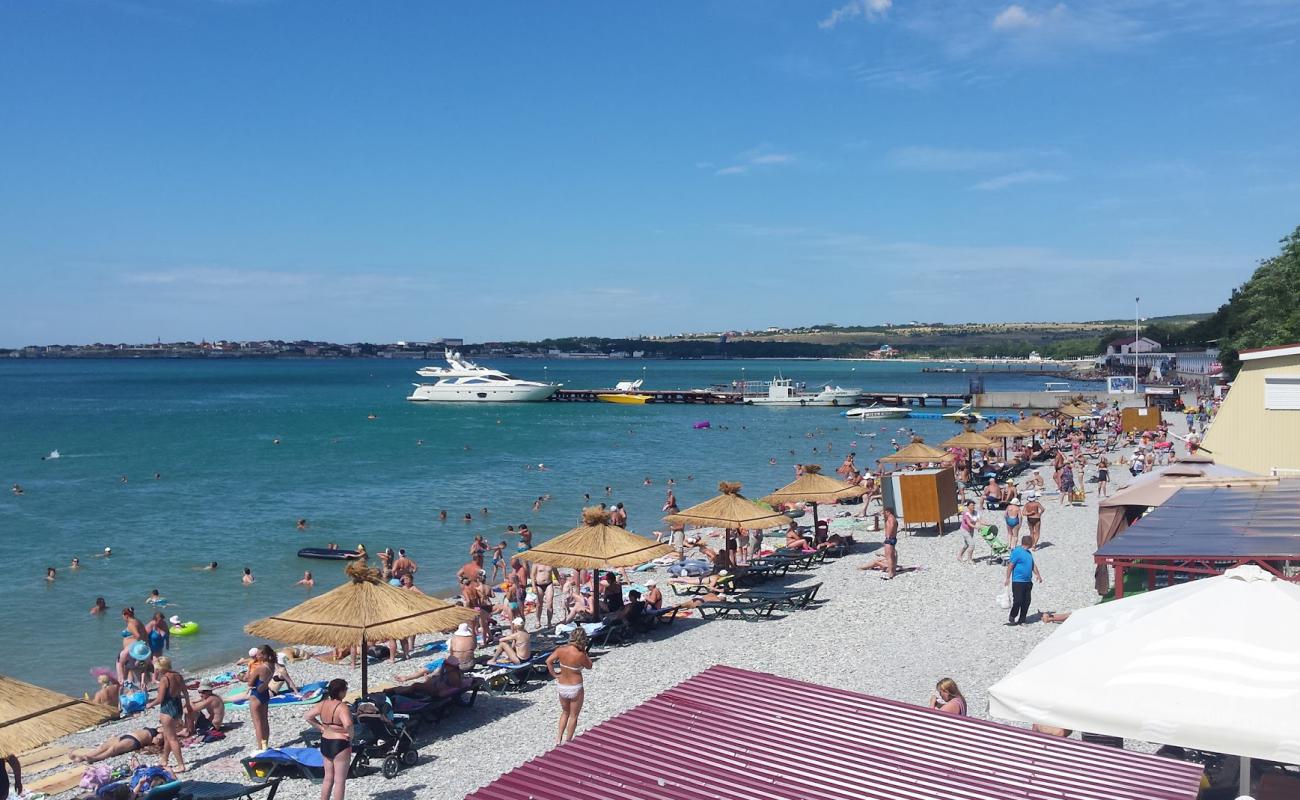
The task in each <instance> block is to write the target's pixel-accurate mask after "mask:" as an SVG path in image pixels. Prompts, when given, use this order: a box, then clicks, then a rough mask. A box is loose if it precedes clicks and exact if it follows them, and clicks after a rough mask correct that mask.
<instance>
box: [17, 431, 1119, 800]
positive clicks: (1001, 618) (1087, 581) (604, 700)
mask: <svg viewBox="0 0 1300 800" xmlns="http://www.w3.org/2000/svg"><path fill="white" fill-rule="evenodd" d="M1119 457H1120V453H1115V454H1112V456H1111V460H1112V462H1115V461H1117V460H1118V458H1119ZM1038 469H1039V471H1040V472H1042V473H1043V475H1044V478H1045V480H1046V483H1047V484H1048V486H1049V487H1050V486H1051V475H1050V472H1051V468H1050V465H1047V466H1042V467H1039V468H1038ZM1090 472H1091V470H1090ZM1112 476H1113V478H1119V480H1118V481H1117V482H1116V483H1117V484H1118V485H1112V487H1111V488H1112V491H1114V490H1115V489H1117V488H1119V487H1120V486H1122V485H1123V484H1124V483H1125V482H1126V480H1125V479H1127V477H1128V475H1127V472H1126V471H1125V470H1123V469H1119V468H1117V469H1113V470H1112ZM1023 477H1025V478H1027V477H1028V474H1026V475H1025V476H1023ZM1095 491H1096V488H1095V484H1092V483H1089V484H1088V495H1087V500H1086V502H1085V503H1084V504H1082V505H1078V506H1075V505H1069V504H1066V505H1060V504H1058V500H1059V498H1058V496H1057V495H1055V494H1054V493H1050V492H1049V493H1048V494H1047V495H1046V496H1045V497H1044V505H1045V507H1046V513H1045V514H1044V519H1043V537H1042V543H1041V547H1040V549H1039V552H1038V553H1037V554H1036V558H1037V560H1038V564H1039V568H1040V570H1041V572H1042V574H1043V582H1042V583H1041V584H1036V585H1035V586H1034V594H1033V604H1032V609H1031V615H1030V624H1026V625H1023V626H1019V627H1007V626H1006V625H1005V624H1004V623H1005V622H1006V611H1005V610H1003V609H1002V608H1000V607H999V606H998V604H997V598H998V595H999V594H1000V593H1001V591H1002V586H1003V578H1004V576H1005V567H1003V566H998V565H995V564H992V563H987V561H986V559H987V557H988V555H989V550H988V547H987V546H986V545H983V544H982V543H981V544H980V545H979V548H978V550H977V558H978V560H977V561H976V563H974V564H971V563H959V562H958V561H957V560H956V555H957V551H958V549H959V548H960V542H959V537H957V536H956V535H954V534H952V533H947V534H946V535H939V534H938V533H937V532H936V531H935V530H934V528H933V527H931V528H928V529H927V528H920V529H917V530H916V531H915V532H912V531H908V530H904V531H903V532H902V534H901V535H900V539H899V545H898V552H899V564H900V567H901V568H904V569H905V570H906V571H904V572H902V573H900V574H899V575H898V576H897V577H896V578H894V579H893V580H889V581H886V580H884V579H883V573H880V572H875V571H862V570H859V569H858V567H859V566H860V565H862V564H865V563H867V562H869V561H870V560H872V559H873V558H874V557H875V551H877V550H878V549H879V548H880V546H881V534H880V533H879V532H878V531H876V530H873V525H872V521H871V519H870V518H867V519H859V518H857V516H856V515H857V512H858V511H859V510H860V508H861V506H840V507H836V510H837V511H848V512H850V513H852V514H854V517H853V518H850V519H840V520H837V521H836V522H835V523H834V529H836V530H844V529H847V530H850V531H852V533H853V535H854V537H855V539H856V541H857V542H858V544H857V545H856V547H855V548H854V549H853V551H852V552H851V553H850V554H849V555H847V556H845V557H843V558H840V559H836V560H828V561H827V562H826V563H825V564H823V565H821V566H819V567H817V568H816V569H814V570H812V571H809V572H805V573H794V572H791V573H790V574H789V575H787V576H785V577H784V578H777V579H775V580H774V581H772V582H769V584H766V585H778V586H780V585H791V586H798V585H807V584H811V583H817V582H820V583H822V587H821V590H820V592H819V594H818V599H819V600H820V601H822V602H820V603H819V604H818V605H817V606H816V607H815V608H810V609H806V610H801V611H797V612H791V613H787V614H784V615H776V616H774V617H773V618H771V619H767V620H762V621H756V622H749V621H742V620H738V619H734V620H733V619H720V620H707V621H705V620H701V619H700V618H699V617H698V616H693V617H690V618H685V619H679V620H678V621H676V622H675V623H673V624H672V625H668V626H661V627H660V628H659V629H658V630H657V631H656V632H654V633H653V634H651V635H650V636H648V637H642V638H640V639H639V640H637V641H636V642H634V643H633V644H630V645H628V646H624V647H613V648H610V649H608V650H607V651H597V652H596V653H595V654H594V655H596V656H597V657H596V665H595V668H594V669H593V670H592V671H591V672H590V673H589V674H588V675H587V677H586V685H587V692H586V703H585V706H584V708H583V711H582V717H581V720H580V724H579V728H578V730H579V733H581V732H582V731H583V730H585V729H587V728H589V727H591V726H592V725H595V724H597V723H599V722H601V721H602V720H605V719H607V718H609V717H611V716H613V715H616V714H618V713H620V712H622V711H624V710H627V709H629V708H631V707H633V706H634V705H636V704H638V703H641V702H643V701H644V700H646V699H648V698H650V697H652V696H654V695H655V694H657V693H659V692H661V691H663V690H664V689H667V688H669V687H670V686H672V685H674V684H676V683H678V682H680V681H682V680H684V679H686V678H688V677H690V676H692V675H694V674H696V673H698V672H700V671H701V670H703V669H705V668H707V667H709V666H711V665H714V664H729V665H733V666H737V667H743V668H746V669H752V670H758V671H764V672H771V673H774V674H777V675H781V676H785V677H789V678H794V679H798V680H805V681H811V682H815V683H821V684H826V685H831V686H837V687H842V688H846V689H850V690H853V691H858V692H864V693H868V694H873V695H879V696H882V697H887V698H892V699H896V700H902V701H906V702H914V703H918V704H924V703H925V702H926V701H927V699H928V698H929V696H930V694H931V693H932V692H933V690H934V685H935V683H936V681H938V680H939V679H941V678H944V677H951V678H953V679H954V680H956V682H957V683H958V685H959V686H960V687H961V689H962V692H963V693H964V694H965V696H966V698H967V700H968V702H969V708H970V713H971V714H972V715H974V716H980V717H987V706H988V703H987V696H986V693H985V692H986V689H987V687H988V686H990V685H991V684H993V683H994V682H996V681H997V680H998V679H999V678H1001V677H1002V676H1004V675H1005V674H1006V673H1007V672H1008V671H1010V670H1011V669H1012V668H1013V667H1014V666H1015V665H1016V664H1017V663H1018V662H1019V661H1020V660H1021V659H1023V658H1024V656H1025V655H1026V654H1027V653H1028V652H1029V651H1030V649H1032V648H1033V647H1034V645H1036V644H1037V643H1038V642H1040V641H1041V640H1043V639H1044V638H1046V637H1047V636H1049V635H1050V634H1051V633H1052V631H1053V630H1054V629H1055V626H1054V625H1050V624H1044V623H1042V622H1039V621H1038V620H1037V613H1038V612H1039V611H1048V610H1051V611H1058V612H1059V611H1068V610H1071V609H1075V608H1079V607H1082V606H1086V605H1091V604H1093V603H1095V602H1096V600H1097V595H1096V592H1095V590H1094V588H1093V561H1092V553H1093V551H1094V550H1095V530H1096V522H1097V513H1096V506H1097V497H1096V494H1095ZM827 510H829V509H827ZM982 514H983V515H984V518H985V519H986V521H988V522H996V523H999V524H1000V523H1001V512H990V511H985V512H982ZM647 577H648V576H647ZM659 577H660V578H661V579H662V578H663V577H665V576H659ZM644 579H645V578H642V580H644ZM661 585H662V583H661ZM664 594H665V605H671V604H673V603H675V602H677V601H678V600H679V598H676V597H674V596H673V595H672V593H671V592H670V591H668V590H667V589H666V588H665V593H664ZM530 624H531V623H530ZM426 640H427V641H432V640H433V639H432V638H429V639H421V640H420V641H422V642H423V641H426ZM535 646H536V645H535ZM415 665H416V662H411V663H407V662H398V663H396V664H387V663H383V664H378V665H374V666H372V667H371V668H370V681H371V686H372V687H374V686H379V685H383V684H385V682H389V681H391V679H392V677H393V676H394V675H395V674H398V673H402V672H409V671H411V670H413V669H414V668H415ZM290 669H291V672H292V674H293V676H294V678H295V680H296V681H297V682H298V683H300V684H301V683H307V682H311V681H316V680H327V679H330V678H334V677H340V676H342V677H345V678H348V679H349V681H350V683H351V684H352V686H353V687H354V688H355V687H356V686H358V685H359V676H358V675H357V674H356V673H355V672H352V673H349V670H347V669H346V668H342V669H341V668H340V667H339V666H336V665H333V664H330V663H325V662H322V661H319V660H314V659H313V660H306V661H300V662H295V663H293V664H292V665H291V666H290ZM187 677H190V678H193V677H194V676H187ZM303 713H304V709H303V708H302V707H290V708H275V707H272V709H271V726H272V737H271V741H272V745H273V746H293V745H300V744H302V741H301V735H302V733H303V732H306V731H308V728H307V726H306V725H305V723H303V721H302V715H303ZM557 716H558V710H557V703H556V697H555V689H554V687H553V685H552V684H551V683H550V682H547V681H540V682H539V681H534V682H533V684H532V685H531V687H530V688H529V689H528V690H526V691H524V692H521V693H512V694H505V695H496V694H493V693H490V692H488V691H487V690H486V689H485V690H484V691H481V692H480V694H479V696H478V699H477V702H476V703H475V705H474V706H473V707H472V708H463V709H457V710H456V711H455V712H454V713H452V714H451V715H450V716H449V717H448V718H447V719H445V720H444V721H442V722H441V723H439V724H438V725H436V726H430V727H426V728H424V729H423V730H422V731H421V732H420V733H419V734H418V735H417V744H418V746H419V751H420V759H419V763H418V764H417V765H416V766H414V767H410V768H406V769H403V771H402V772H401V773H400V774H399V775H398V777H397V778H395V779H393V780H387V779H385V778H383V777H382V776H381V775H379V774H378V773H375V774H372V775H366V776H363V777H358V778H354V779H352V780H350V781H349V783H348V792H349V794H352V795H356V796H383V797H390V798H405V797H414V796H416V795H418V796H421V797H431V798H459V797H463V796H465V795H466V794H467V793H469V792H471V791H473V790H474V789H476V788H478V787H480V786H482V785H484V784H486V783H489V782H490V781H492V780H493V779H495V778H496V777H497V776H498V775H500V774H501V773H503V772H505V771H507V770H510V769H512V768H513V767H515V766H518V765H519V764H521V763H522V762H524V761H526V760H527V759H529V758H532V757H535V756H537V755H540V754H541V753H544V752H546V751H547V750H548V749H550V748H551V747H553V746H554V740H555V723H556V719H557ZM156 719H157V711H156V710H152V709H151V710H149V711H148V712H147V713H146V714H144V715H143V717H142V716H141V715H137V716H136V717H134V718H132V719H129V720H123V721H116V722H112V723H109V724H105V725H103V726H100V727H99V728H96V729H94V730H89V731H83V732H80V733H77V734H74V735H72V736H68V737H64V738H63V739H62V740H60V741H58V742H57V743H56V744H57V745H60V746H64V747H73V748H81V747H90V746H94V745H97V744H98V743H100V742H102V741H104V740H105V739H106V738H108V737H109V736H110V735H111V736H117V735H118V734H119V733H124V732H128V731H130V730H131V729H133V728H136V727H139V726H141V725H153V724H155V720H156ZM226 720H227V727H228V728H229V730H228V732H227V737H226V738H225V739H224V740H222V741H218V742H213V743H210V744H203V745H195V746H192V747H189V748H187V749H186V754H187V763H188V766H189V771H188V772H187V773H186V774H185V777H186V778H188V779H199V780H217V781H241V782H243V781H246V780H247V779H246V776H245V775H244V772H243V769H242V767H241V765H240V763H239V759H240V758H243V757H245V756H248V755H251V754H253V753H254V752H256V749H255V744H254V742H253V734H252V727H251V725H250V724H249V723H248V714H247V712H246V711H243V710H235V711H233V712H232V711H229V710H228V712H227V716H226ZM231 723H234V725H233V727H232V726H231ZM681 735H685V732H681V731H646V736H647V737H659V736H681ZM128 760H129V756H123V757H119V758H116V759H111V760H110V761H109V762H107V763H108V764H109V765H110V766H113V765H116V764H118V763H125V762H126V761H128ZM142 761H143V762H145V763H151V762H150V761H149V758H148V757H146V758H145V759H143V760H142ZM64 768H66V766H65V767H64ZM39 777H40V776H39V775H32V776H30V777H28V778H27V780H28V781H31V780H33V779H37V778H39ZM74 794H75V791H74V792H68V793H65V796H69V797H70V796H73V795H74ZM318 794H319V786H317V785H316V784H314V783H312V782H309V781H306V780H294V779H290V780H286V781H284V782H283V783H282V785H281V786H280V789H279V794H278V795H277V796H278V797H280V798H287V799H288V800H306V798H315V797H317V796H318Z"/></svg>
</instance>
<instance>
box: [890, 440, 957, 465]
mask: <svg viewBox="0 0 1300 800" xmlns="http://www.w3.org/2000/svg"><path fill="white" fill-rule="evenodd" d="M877 460H878V461H879V462H880V463H882V464H926V463H929V462H931V461H951V460H952V453H948V452H946V451H943V450H936V449H935V448H933V447H931V446H930V445H928V444H926V443H925V442H923V441H921V440H920V439H919V438H918V439H914V440H913V441H912V443H911V444H909V445H908V446H906V447H904V448H903V449H901V450H899V451H898V452H897V453H894V454H893V455H889V456H882V457H881V458H879V459H877Z"/></svg>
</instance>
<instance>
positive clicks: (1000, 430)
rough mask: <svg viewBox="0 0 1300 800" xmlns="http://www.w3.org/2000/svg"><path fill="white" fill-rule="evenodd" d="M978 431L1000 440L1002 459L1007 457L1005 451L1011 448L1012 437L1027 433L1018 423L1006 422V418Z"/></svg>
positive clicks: (1026, 434) (1023, 435)
mask: <svg viewBox="0 0 1300 800" xmlns="http://www.w3.org/2000/svg"><path fill="white" fill-rule="evenodd" d="M980 433H982V434H984V435H985V436H987V437H988V438H990V439H1001V440H1002V458H1004V459H1005V458H1006V457H1007V453H1008V451H1009V450H1010V449H1011V440H1012V439H1020V438H1022V437H1025V436H1028V435H1029V431H1027V430H1025V429H1024V428H1022V427H1020V426H1019V425H1016V424H1014V423H1011V422H1008V421H1007V420H1002V421H1001V422H998V423H995V424H994V425H992V426H990V427H988V428H985V429H984V430H982V431H980Z"/></svg>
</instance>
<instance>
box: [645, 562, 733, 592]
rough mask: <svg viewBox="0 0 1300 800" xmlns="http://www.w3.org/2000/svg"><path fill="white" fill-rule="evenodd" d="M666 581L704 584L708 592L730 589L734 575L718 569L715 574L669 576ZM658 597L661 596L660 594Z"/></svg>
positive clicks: (683, 583) (680, 583) (680, 584)
mask: <svg viewBox="0 0 1300 800" xmlns="http://www.w3.org/2000/svg"><path fill="white" fill-rule="evenodd" d="M668 582H669V583H671V584H673V585H674V586H704V587H707V588H708V590H709V591H710V592H724V591H730V590H731V586H732V584H733V583H734V582H735V576H733V575H732V574H731V573H730V572H728V571H727V570H725V569H724V570H720V571H719V572H718V573H717V574H716V575H701V576H700V577H698V578H671V579H669V581H668ZM660 597H661V598H662V595H661V596H660Z"/></svg>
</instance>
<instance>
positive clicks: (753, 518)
mask: <svg viewBox="0 0 1300 800" xmlns="http://www.w3.org/2000/svg"><path fill="white" fill-rule="evenodd" d="M718 491H719V492H720V494H719V495H718V496H717V497H715V498H713V499H712V500H705V501H704V502H703V503H697V504H695V505H693V506H691V507H690V508H688V509H686V510H685V511H678V512H677V513H676V514H669V515H668V516H666V517H664V520H665V521H667V522H675V523H677V524H679V525H694V526H696V527H706V526H713V527H717V528H724V529H726V530H740V529H745V528H747V529H749V530H754V529H758V530H762V529H764V528H779V527H781V526H783V525H788V524H789V522H790V518H789V517H787V516H786V515H785V514H781V513H778V512H776V511H773V510H772V509H770V508H763V507H762V506H760V505H759V504H758V503H755V502H754V501H752V500H746V499H745V497H744V495H742V494H741V493H740V484H739V483H729V482H727V481H723V482H721V483H719V484H718Z"/></svg>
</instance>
